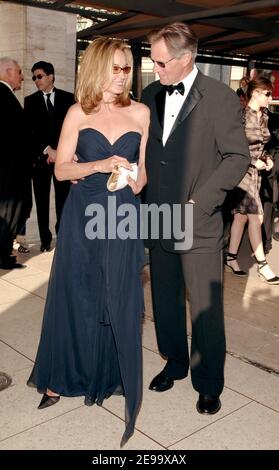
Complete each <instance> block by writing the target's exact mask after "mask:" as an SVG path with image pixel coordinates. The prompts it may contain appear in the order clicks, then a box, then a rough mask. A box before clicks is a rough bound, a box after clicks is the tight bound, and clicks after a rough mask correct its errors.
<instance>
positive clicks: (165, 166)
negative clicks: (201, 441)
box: [142, 23, 249, 414]
mask: <svg viewBox="0 0 279 470" xmlns="http://www.w3.org/2000/svg"><path fill="white" fill-rule="evenodd" d="M150 40H151V59H152V61H153V62H154V70H155V72H157V73H158V74H159V77H160V80H159V81H156V82H154V83H152V84H150V85H149V86H148V87H147V88H146V89H145V90H144V91H143V95H142V101H143V102H144V103H145V104H146V105H148V106H149V108H150V110H151V125H150V130H149V140H148V143H147V150H146V169H147V190H146V202H147V203H149V204H151V203H155V204H157V205H161V204H169V205H173V204H180V205H181V208H182V213H183V212H184V205H185V203H187V201H188V202H190V203H192V204H193V244H192V247H191V249H189V250H188V251H186V252H183V250H182V253H180V252H178V251H176V249H175V246H174V242H175V239H174V237H173V238H172V239H169V240H167V239H164V238H163V235H162V234H160V239H159V241H157V242H156V241H155V240H148V247H149V248H150V263H151V285H152V300H153V310H154V317H155V325H156V333H157V340H158V345H159V350H160V352H161V354H162V355H163V356H165V357H166V358H167V363H166V366H165V367H164V369H163V371H162V372H160V374H159V375H157V376H156V377H155V378H154V379H153V380H152V382H151V384H150V387H149V388H150V389H151V390H154V391H157V392H163V391H165V390H168V389H169V388H171V387H172V386H173V384H174V380H177V379H182V378H184V377H186V376H187V374H188V369H189V353H188V346H187V336H186V314H185V286H186V287H187V289H188V291H189V298H190V306H191V318H192V345H191V377H192V384H193V387H194V389H195V390H196V391H197V392H199V399H198V402H197V410H198V411H199V412H200V413H210V414H213V413H217V412H218V411H219V409H220V407H221V402H220V399H219V396H220V394H221V393H222V390H223V386H224V360H225V334H224V320H223V299H222V289H223V262H222V237H223V226H222V213H221V207H222V204H223V201H224V198H225V195H226V192H227V191H228V190H230V189H232V188H233V187H234V186H235V185H237V184H238V182H239V181H240V180H241V178H242V177H243V175H244V174H245V173H246V171H247V168H248V166H249V151H248V147H247V142H246V138H245V135H244V132H243V129H242V120H241V111H240V105H239V100H238V98H237V96H236V94H235V93H234V92H233V91H232V90H231V89H230V88H229V87H227V86H226V85H224V84H222V83H219V82H217V81H215V80H213V79H211V78H209V77H206V76H204V75H203V74H202V73H200V72H199V71H198V69H197V68H196V66H195V64H194V59H195V56H196V53H197V38H196V36H195V34H194V33H193V32H192V31H191V30H190V29H189V28H188V27H187V26H186V25H185V24H183V23H174V24H171V25H168V26H165V27H164V28H162V29H161V30H160V31H155V32H153V33H152V34H151V37H150ZM175 84H177V87H173V86H172V85H175ZM186 223H187V220H186Z"/></svg>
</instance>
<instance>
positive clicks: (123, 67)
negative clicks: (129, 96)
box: [104, 49, 131, 95]
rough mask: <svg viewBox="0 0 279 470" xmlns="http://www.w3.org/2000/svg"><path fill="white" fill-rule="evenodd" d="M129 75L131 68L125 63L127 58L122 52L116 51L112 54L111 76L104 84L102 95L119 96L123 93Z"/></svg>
mask: <svg viewBox="0 0 279 470" xmlns="http://www.w3.org/2000/svg"><path fill="white" fill-rule="evenodd" d="M130 73H131V67H130V65H129V64H128V63H127V58H126V56H125V54H124V52H123V51H121V50H120V49H117V50H116V51H115V53H114V60H113V68H112V71H111V75H110V77H109V78H108V80H107V81H106V83H105V84H104V93H112V94H113V95H120V94H121V93H123V91H124V87H125V84H126V81H127V78H128V77H129V74H130Z"/></svg>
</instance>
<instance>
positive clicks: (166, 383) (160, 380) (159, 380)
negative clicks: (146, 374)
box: [149, 371, 174, 392]
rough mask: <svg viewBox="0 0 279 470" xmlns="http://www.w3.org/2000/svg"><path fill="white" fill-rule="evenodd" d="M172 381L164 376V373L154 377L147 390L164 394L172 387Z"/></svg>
mask: <svg viewBox="0 0 279 470" xmlns="http://www.w3.org/2000/svg"><path fill="white" fill-rule="evenodd" d="M173 384H174V380H173V379H171V378H170V377H168V376H167V375H166V373H165V372H164V371H162V372H160V374H158V375H156V377H154V379H153V380H152V381H151V383H150V385H149V390H153V391H154V392H165V391H166V390H169V389H170V388H172V387H173Z"/></svg>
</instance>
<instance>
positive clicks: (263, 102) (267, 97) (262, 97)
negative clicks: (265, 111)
mask: <svg viewBox="0 0 279 470" xmlns="http://www.w3.org/2000/svg"><path fill="white" fill-rule="evenodd" d="M252 96H253V98H254V99H255V100H256V101H257V103H258V104H259V106H260V107H261V108H267V107H268V105H269V103H270V101H271V100H272V92H271V91H270V90H261V89H257V90H254V91H253V95H252Z"/></svg>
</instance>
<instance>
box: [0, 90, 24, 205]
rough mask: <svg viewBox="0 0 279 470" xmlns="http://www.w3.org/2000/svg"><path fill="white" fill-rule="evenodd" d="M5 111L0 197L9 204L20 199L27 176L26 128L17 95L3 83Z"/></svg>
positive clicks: (1, 96) (0, 92)
mask: <svg viewBox="0 0 279 470" xmlns="http://www.w3.org/2000/svg"><path fill="white" fill-rule="evenodd" d="M0 105H1V110H2V119H1V131H0V132H1V139H0V196H1V199H2V198H4V199H6V202H7V203H8V201H9V200H10V201H12V199H14V198H17V194H18V197H19V193H20V192H21V188H22V182H23V179H24V174H25V171H24V169H25V167H26V164H27V159H26V155H27V154H26V146H25V139H26V129H25V121H24V114H23V108H22V106H21V104H20V103H19V101H18V99H17V98H16V96H15V95H14V93H13V92H12V91H11V90H10V89H9V88H8V87H7V86H6V85H5V84H4V83H0Z"/></svg>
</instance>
